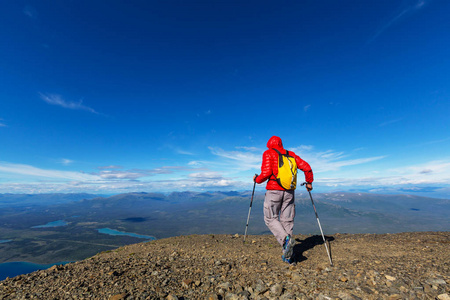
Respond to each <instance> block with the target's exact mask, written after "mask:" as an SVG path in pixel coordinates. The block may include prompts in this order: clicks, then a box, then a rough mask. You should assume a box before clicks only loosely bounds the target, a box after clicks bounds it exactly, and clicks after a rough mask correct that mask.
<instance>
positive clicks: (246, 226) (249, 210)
mask: <svg viewBox="0 0 450 300" xmlns="http://www.w3.org/2000/svg"><path fill="white" fill-rule="evenodd" d="M255 175H257V174H255ZM255 186H256V181H253V192H252V199H251V200H250V208H249V209H248V216H247V225H245V233H244V243H245V238H246V237H247V228H248V221H249V220H250V212H251V211H252V204H253V195H254V194H255Z"/></svg>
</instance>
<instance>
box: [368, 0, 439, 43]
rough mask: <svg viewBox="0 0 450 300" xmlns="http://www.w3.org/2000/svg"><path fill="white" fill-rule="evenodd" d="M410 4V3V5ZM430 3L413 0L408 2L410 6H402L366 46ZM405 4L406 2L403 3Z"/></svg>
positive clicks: (423, 0) (427, 0)
mask: <svg viewBox="0 0 450 300" xmlns="http://www.w3.org/2000/svg"><path fill="white" fill-rule="evenodd" d="M411 2H412V3H411ZM429 2H431V1H430V0H413V1H410V4H408V3H407V4H406V5H405V4H403V6H402V7H401V8H400V9H399V11H397V12H396V13H395V14H394V15H393V16H392V17H391V18H390V19H389V20H388V21H387V22H384V23H383V24H382V25H381V26H380V27H379V29H378V30H377V31H376V32H375V34H374V35H373V36H372V37H371V38H370V39H369V40H368V41H367V44H370V43H372V42H373V41H374V40H375V39H376V38H378V37H379V36H380V35H381V34H382V33H383V32H385V31H386V30H387V29H389V27H391V26H392V25H393V24H394V23H396V22H397V21H399V20H400V19H402V18H403V17H406V16H407V15H408V14H411V13H413V12H416V11H418V10H420V9H422V8H423V7H425V5H426V4H428V3H429ZM404 3H406V2H404Z"/></svg>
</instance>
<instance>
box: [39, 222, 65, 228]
mask: <svg viewBox="0 0 450 300" xmlns="http://www.w3.org/2000/svg"><path fill="white" fill-rule="evenodd" d="M68 224H69V223H67V222H66V221H64V220H58V221H53V222H49V223H47V224H44V225H38V226H33V227H31V228H50V227H61V226H66V225H68Z"/></svg>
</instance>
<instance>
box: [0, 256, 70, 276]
mask: <svg viewBox="0 0 450 300" xmlns="http://www.w3.org/2000/svg"><path fill="white" fill-rule="evenodd" d="M66 263H67V262H60V263H54V264H46V265H40V264H33V263H29V262H24V261H16V262H7V263H2V264H0V280H5V279H6V277H10V278H12V277H15V276H17V275H22V274H28V273H31V272H34V271H37V270H45V269H48V268H50V267H51V266H54V265H63V264H66Z"/></svg>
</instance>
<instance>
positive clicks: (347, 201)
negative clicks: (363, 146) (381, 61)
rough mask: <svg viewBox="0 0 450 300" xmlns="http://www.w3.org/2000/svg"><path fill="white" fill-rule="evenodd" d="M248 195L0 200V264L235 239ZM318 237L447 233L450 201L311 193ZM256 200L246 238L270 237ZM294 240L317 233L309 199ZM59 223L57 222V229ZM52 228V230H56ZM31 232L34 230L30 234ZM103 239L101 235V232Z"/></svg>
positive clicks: (299, 210) (302, 198) (299, 207)
mask: <svg viewBox="0 0 450 300" xmlns="http://www.w3.org/2000/svg"><path fill="white" fill-rule="evenodd" d="M250 197H251V192H250V191H246V192H205V193H198V192H174V193H171V194H162V193H127V194H119V195H114V196H108V197H102V196H96V195H91V194H42V195H39V194H37V195H15V194H0V208H1V209H0V228H1V229H0V241H4V242H2V243H0V262H6V261H31V262H38V263H49V262H55V261H72V260H79V259H82V258H85V257H88V256H91V255H94V254H96V253H98V252H100V251H104V250H108V249H113V248H117V247H119V246H121V245H125V244H131V243H136V242H140V241H142V239H139V238H137V237H135V236H132V235H126V234H125V235H107V234H104V233H101V232H99V231H98V230H99V229H102V228H109V229H112V230H114V231H116V232H124V233H136V234H139V235H146V236H154V237H156V238H158V239H160V238H165V237H171V236H179V235H189V234H210V233H216V234H222V233H223V234H234V233H240V234H242V233H243V232H244V229H245V223H246V220H247V214H248V209H249V204H250ZM313 197H314V201H315V204H316V207H317V211H318V214H319V217H320V221H321V224H322V227H323V230H324V232H325V234H328V235H331V234H334V233H338V232H339V233H396V232H406V231H450V223H449V221H448V216H449V215H450V200H447V199H435V198H425V197H418V196H408V195H377V194H364V193H328V194H325V193H323V194H320V193H319V194H315V193H313ZM263 201H264V194H263V193H260V192H259V193H256V194H255V197H254V202H253V208H252V213H251V218H250V223H249V234H268V233H270V232H269V231H268V229H267V227H266V226H265V224H264V221H263V212H262V207H263ZM296 214H297V215H296V221H295V227H294V233H302V234H318V233H320V231H319V229H318V226H317V222H316V219H315V215H314V211H313V208H312V205H311V201H310V198H309V195H308V194H307V193H305V192H303V193H298V194H297V195H296ZM57 221H59V222H57ZM55 224H56V225H55ZM36 226H37V227H36ZM103 232H104V231H103Z"/></svg>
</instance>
